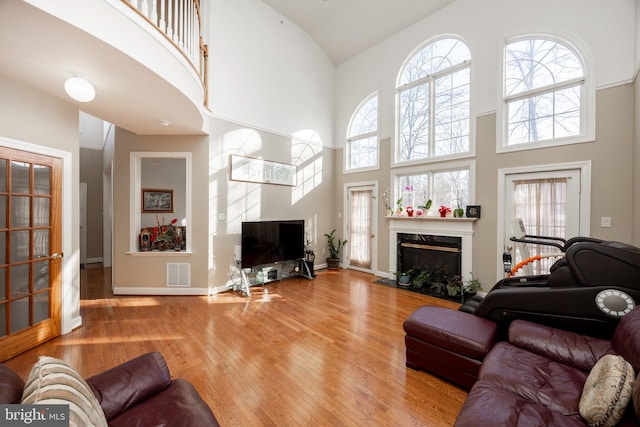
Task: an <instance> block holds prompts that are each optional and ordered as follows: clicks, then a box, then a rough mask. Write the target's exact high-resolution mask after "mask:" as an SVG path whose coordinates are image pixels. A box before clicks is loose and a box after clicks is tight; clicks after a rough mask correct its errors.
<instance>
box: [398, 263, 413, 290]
mask: <svg viewBox="0 0 640 427" xmlns="http://www.w3.org/2000/svg"><path fill="white" fill-rule="evenodd" d="M412 274H413V268H410V269H409V270H407V271H397V272H396V278H397V279H398V280H397V283H398V286H399V287H401V288H408V287H409V286H411V275H412Z"/></svg>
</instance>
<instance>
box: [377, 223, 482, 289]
mask: <svg viewBox="0 0 640 427" xmlns="http://www.w3.org/2000/svg"><path fill="white" fill-rule="evenodd" d="M386 218H387V220H388V221H389V278H392V277H394V276H395V272H396V271H397V265H396V263H397V245H398V233H400V234H403V233H406V234H431V235H434V236H450V237H460V238H461V240H462V248H461V260H460V264H461V268H462V280H463V281H467V280H469V279H471V270H472V267H473V226H474V223H475V222H476V221H477V218H453V217H447V218H440V217H417V218H416V217H409V216H389V217H386Z"/></svg>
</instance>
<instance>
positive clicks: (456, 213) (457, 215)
mask: <svg viewBox="0 0 640 427" xmlns="http://www.w3.org/2000/svg"><path fill="white" fill-rule="evenodd" d="M457 206H458V207H457V208H455V209H454V210H453V217H454V218H462V217H463V216H464V209H462V207H461V206H460V200H459V199H458V202H457Z"/></svg>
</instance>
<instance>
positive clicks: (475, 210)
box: [467, 205, 480, 218]
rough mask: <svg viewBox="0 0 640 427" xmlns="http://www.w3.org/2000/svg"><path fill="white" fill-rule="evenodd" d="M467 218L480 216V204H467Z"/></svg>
mask: <svg viewBox="0 0 640 427" xmlns="http://www.w3.org/2000/svg"><path fill="white" fill-rule="evenodd" d="M467 218H480V206H478V205H469V206H467Z"/></svg>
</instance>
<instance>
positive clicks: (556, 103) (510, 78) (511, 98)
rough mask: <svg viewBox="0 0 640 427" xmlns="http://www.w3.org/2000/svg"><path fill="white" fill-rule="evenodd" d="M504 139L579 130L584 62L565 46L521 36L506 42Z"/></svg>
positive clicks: (534, 138) (539, 138)
mask: <svg viewBox="0 0 640 427" xmlns="http://www.w3.org/2000/svg"><path fill="white" fill-rule="evenodd" d="M505 53H506V57H505V80H504V85H505V86H504V91H505V100H506V107H507V120H508V123H507V144H508V145H516V144H524V143H530V142H536V141H543V140H552V139H559V138H565V137H571V136H576V135H579V134H580V132H581V115H582V112H581V103H582V91H583V86H584V66H583V63H582V61H581V59H580V57H579V56H578V55H577V53H576V52H575V51H574V50H573V49H571V48H569V47H568V46H566V45H564V44H562V43H559V42H556V41H553V40H547V39H526V40H519V41H516V42H512V43H509V44H508V45H507V47H506V51H505Z"/></svg>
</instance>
